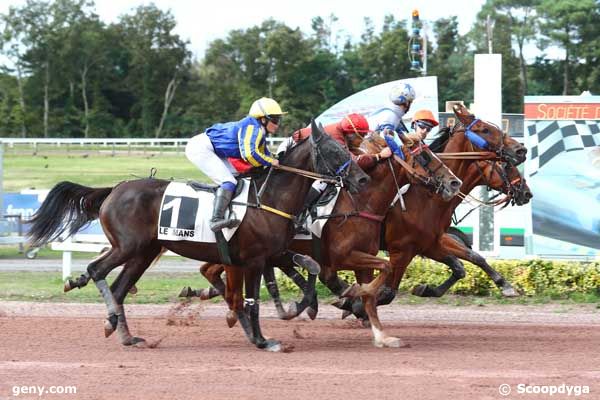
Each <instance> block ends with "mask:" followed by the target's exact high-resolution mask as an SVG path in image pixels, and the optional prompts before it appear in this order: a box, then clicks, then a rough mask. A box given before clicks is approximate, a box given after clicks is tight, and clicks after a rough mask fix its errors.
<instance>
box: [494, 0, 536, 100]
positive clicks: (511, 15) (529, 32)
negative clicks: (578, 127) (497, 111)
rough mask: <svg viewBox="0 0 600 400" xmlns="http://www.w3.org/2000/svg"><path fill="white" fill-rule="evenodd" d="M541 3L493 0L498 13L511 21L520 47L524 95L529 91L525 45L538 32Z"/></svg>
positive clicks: (527, 0) (513, 33)
mask: <svg viewBox="0 0 600 400" xmlns="http://www.w3.org/2000/svg"><path fill="white" fill-rule="evenodd" d="M540 3H541V0H491V4H492V7H493V9H494V10H495V12H496V14H497V15H502V16H505V17H506V18H507V19H508V20H509V21H510V25H511V37H512V39H513V41H514V42H515V43H516V45H517V49H518V56H519V68H520V71H521V75H520V79H521V96H522V97H523V96H525V95H526V94H527V93H528V89H527V63H526V61H525V57H524V55H523V47H524V45H525V44H526V43H527V42H529V41H531V40H533V39H534V38H535V37H536V34H537V32H538V17H537V7H538V6H539V5H540Z"/></svg>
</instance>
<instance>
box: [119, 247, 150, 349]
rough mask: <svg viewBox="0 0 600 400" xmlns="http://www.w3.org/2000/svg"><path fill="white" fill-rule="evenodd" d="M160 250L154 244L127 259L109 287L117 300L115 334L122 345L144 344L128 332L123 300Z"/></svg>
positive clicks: (142, 340) (143, 341) (140, 339)
mask: <svg viewBox="0 0 600 400" xmlns="http://www.w3.org/2000/svg"><path fill="white" fill-rule="evenodd" d="M160 252H161V248H160V246H154V247H151V248H148V249H146V250H144V251H143V252H140V253H138V255H136V256H135V257H134V258H132V259H130V260H128V261H127V263H126V264H125V265H124V266H123V270H122V271H121V273H120V274H119V276H117V279H115V281H114V282H113V284H112V285H111V287H110V288H111V291H112V293H113V296H114V298H115V300H116V302H117V307H116V310H117V334H118V336H119V341H120V342H121V344H122V345H124V346H131V345H135V346H144V345H145V342H146V341H145V340H144V339H142V338H139V337H134V336H132V335H131V333H130V332H129V326H128V325H127V319H126V317H125V309H124V307H123V301H124V300H125V297H126V296H127V294H128V293H129V291H130V289H131V288H132V287H133V286H134V285H135V283H136V282H137V281H138V280H139V279H140V277H141V276H142V274H143V273H144V272H145V271H146V270H147V269H148V267H149V266H150V265H151V264H152V262H153V261H154V259H155V258H156V257H157V256H158V255H159V254H160Z"/></svg>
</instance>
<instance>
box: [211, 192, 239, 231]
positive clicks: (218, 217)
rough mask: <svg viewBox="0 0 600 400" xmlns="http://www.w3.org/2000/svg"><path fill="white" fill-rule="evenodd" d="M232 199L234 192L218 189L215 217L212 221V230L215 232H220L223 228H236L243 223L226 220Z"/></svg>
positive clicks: (235, 220)
mask: <svg viewBox="0 0 600 400" xmlns="http://www.w3.org/2000/svg"><path fill="white" fill-rule="evenodd" d="M232 197H233V192H231V191H229V190H226V189H223V188H222V187H220V188H218V189H217V193H215V204H214V209H213V215H212V218H211V220H210V229H211V230H212V231H213V232H218V231H220V230H221V229H223V228H235V227H236V226H238V225H239V224H240V222H241V221H239V220H237V219H225V210H226V209H227V207H228V206H229V202H230V201H231V198H232Z"/></svg>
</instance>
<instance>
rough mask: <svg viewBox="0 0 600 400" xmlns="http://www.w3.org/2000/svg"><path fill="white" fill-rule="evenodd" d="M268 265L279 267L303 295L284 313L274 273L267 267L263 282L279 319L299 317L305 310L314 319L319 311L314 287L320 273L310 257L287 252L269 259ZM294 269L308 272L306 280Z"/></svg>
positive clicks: (317, 265)
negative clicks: (304, 269)
mask: <svg viewBox="0 0 600 400" xmlns="http://www.w3.org/2000/svg"><path fill="white" fill-rule="evenodd" d="M269 264H271V265H276V266H277V267H279V269H281V270H282V271H283V272H284V273H285V274H286V275H287V276H288V277H289V278H290V279H292V281H293V282H294V283H295V284H296V286H298V288H300V290H302V293H303V297H302V300H301V301H300V302H299V303H298V302H294V303H291V304H290V306H289V309H288V311H285V310H284V309H283V306H282V304H281V299H280V297H279V289H278V288H277V283H276V281H275V276H274V273H273V271H267V270H268V267H267V268H265V282H266V285H267V289H268V290H269V294H270V295H271V297H272V298H273V301H274V302H275V307H276V308H277V313H278V315H279V318H281V319H285V320H288V319H292V318H294V317H297V316H298V315H300V314H301V313H302V312H303V311H304V310H307V311H306V313H307V314H308V316H309V318H310V319H315V318H316V316H317V312H318V309H319V308H318V307H319V303H318V300H317V291H316V288H315V285H316V281H317V274H318V273H319V272H320V271H321V266H320V265H319V264H318V263H317V262H316V261H315V260H313V259H312V258H311V257H309V256H306V255H302V254H298V253H295V252H293V251H289V250H288V251H286V252H284V253H283V254H281V255H279V256H277V257H273V258H271V259H270V260H269ZM296 267H301V268H306V270H307V271H308V280H306V279H304V277H303V276H302V275H300V273H298V271H296Z"/></svg>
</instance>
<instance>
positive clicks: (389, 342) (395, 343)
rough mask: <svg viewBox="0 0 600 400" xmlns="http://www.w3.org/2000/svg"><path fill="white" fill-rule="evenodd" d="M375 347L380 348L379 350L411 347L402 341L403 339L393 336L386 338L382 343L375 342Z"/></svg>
mask: <svg viewBox="0 0 600 400" xmlns="http://www.w3.org/2000/svg"><path fill="white" fill-rule="evenodd" d="M373 344H374V345H375V347H379V348H383V347H394V348H400V347H404V348H406V347H410V345H409V344H406V343H404V342H403V341H402V339H400V338H397V337H393V336H388V337H386V338H384V339H383V340H381V341H378V342H374V343H373Z"/></svg>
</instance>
